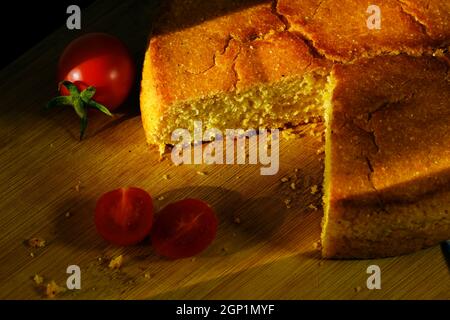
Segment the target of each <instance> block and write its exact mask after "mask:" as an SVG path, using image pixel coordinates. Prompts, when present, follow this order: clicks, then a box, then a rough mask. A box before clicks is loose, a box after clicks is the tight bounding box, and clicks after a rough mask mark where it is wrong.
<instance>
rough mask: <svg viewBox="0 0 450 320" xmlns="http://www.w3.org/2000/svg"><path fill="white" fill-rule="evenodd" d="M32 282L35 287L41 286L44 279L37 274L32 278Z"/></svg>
mask: <svg viewBox="0 0 450 320" xmlns="http://www.w3.org/2000/svg"><path fill="white" fill-rule="evenodd" d="M33 281H34V282H35V283H36V284H37V285H41V284H43V283H44V278H43V277H41V276H40V275H38V274H35V275H34V277H33Z"/></svg>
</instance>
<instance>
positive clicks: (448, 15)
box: [399, 0, 450, 45]
mask: <svg viewBox="0 0 450 320" xmlns="http://www.w3.org/2000/svg"><path fill="white" fill-rule="evenodd" d="M399 1H400V3H401V5H402V8H403V11H404V12H406V13H408V14H409V15H411V17H413V19H414V20H416V21H417V22H418V23H420V24H421V25H422V26H423V27H424V29H425V32H426V33H427V34H428V35H429V36H430V37H431V38H432V39H435V40H438V41H442V42H443V43H444V45H446V44H448V43H449V40H450V2H449V1H442V0H426V1H417V0H399Z"/></svg>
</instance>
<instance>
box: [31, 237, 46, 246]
mask: <svg viewBox="0 0 450 320" xmlns="http://www.w3.org/2000/svg"><path fill="white" fill-rule="evenodd" d="M28 246H30V247H31V248H35V249H37V248H43V247H45V240H44V239H41V238H31V239H29V240H28Z"/></svg>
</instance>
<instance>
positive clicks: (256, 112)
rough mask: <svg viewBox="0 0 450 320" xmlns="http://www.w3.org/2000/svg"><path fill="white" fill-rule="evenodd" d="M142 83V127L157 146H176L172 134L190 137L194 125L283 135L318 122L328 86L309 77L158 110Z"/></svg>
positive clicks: (150, 91)
mask: <svg viewBox="0 0 450 320" xmlns="http://www.w3.org/2000/svg"><path fill="white" fill-rule="evenodd" d="M144 70H147V71H146V72H148V71H149V70H151V68H149V67H148V66H146V67H144ZM149 73H150V72H149ZM145 77H146V79H147V80H146V81H143V83H142V95H141V109H142V114H143V117H142V118H143V124H144V127H145V131H146V134H147V136H146V137H147V141H148V143H150V144H156V145H160V146H162V145H166V144H167V145H173V144H175V143H176V142H177V141H173V140H172V139H171V135H172V133H173V132H174V131H175V130H176V129H187V130H189V132H193V130H194V128H193V125H194V121H202V123H203V130H204V131H206V130H207V129H212V128H214V129H218V130H221V131H224V130H226V129H244V130H248V129H255V130H258V129H259V128H269V129H282V128H285V127H286V126H296V125H299V124H302V123H308V122H314V121H318V120H321V118H322V114H323V110H322V108H323V101H324V96H325V94H326V90H325V87H326V83H327V77H326V76H324V75H322V74H319V73H314V72H311V73H305V74H304V75H303V76H292V77H286V78H284V79H282V80H281V81H278V82H275V83H270V84H259V85H255V86H252V87H250V88H249V89H246V90H234V91H230V92H225V93H218V94H212V95H209V96H204V97H202V98H200V99H191V100H185V101H179V102H177V103H173V104H171V106H170V107H169V108H165V109H164V110H161V109H160V108H158V96H157V94H156V90H155V88H154V87H153V85H154V82H152V81H151V80H150V79H151V74H147V75H145ZM179 110H183V112H179ZM236 126H238V127H236ZM156 133H157V134H156ZM193 142H194V141H193Z"/></svg>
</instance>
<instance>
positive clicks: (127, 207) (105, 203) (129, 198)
mask: <svg viewBox="0 0 450 320" xmlns="http://www.w3.org/2000/svg"><path fill="white" fill-rule="evenodd" d="M152 225H153V201H152V198H151V196H150V195H149V194H148V193H147V192H146V191H144V190H142V189H139V188H121V189H117V190H113V191H110V192H107V193H105V194H103V195H102V196H101V197H100V198H99V199H98V200H97V205H96V208H95V226H96V229H97V232H98V233H99V234H100V235H101V236H102V237H103V238H104V239H105V240H106V241H108V242H110V243H112V244H115V245H118V246H129V245H135V244H138V243H140V242H142V241H143V240H144V239H145V238H146V237H147V236H148V235H149V233H150V231H151V229H152Z"/></svg>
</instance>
